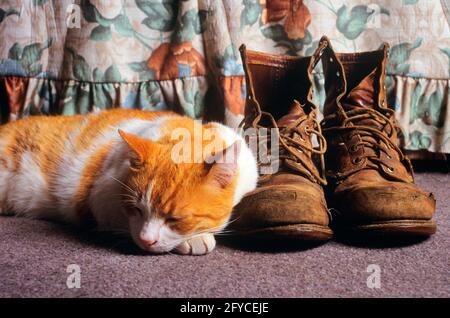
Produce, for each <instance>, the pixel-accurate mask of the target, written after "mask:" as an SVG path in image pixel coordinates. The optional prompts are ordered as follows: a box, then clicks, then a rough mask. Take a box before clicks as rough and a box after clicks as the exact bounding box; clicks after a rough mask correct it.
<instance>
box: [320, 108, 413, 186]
mask: <svg viewBox="0 0 450 318" xmlns="http://www.w3.org/2000/svg"><path fill="white" fill-rule="evenodd" d="M394 114H395V112H394V111H393V110H392V109H390V108H380V109H379V110H374V109H371V108H358V109H354V110H350V111H347V112H345V115H346V118H345V119H343V121H342V124H341V125H339V126H337V125H336V126H335V125H333V126H331V127H326V125H327V122H330V121H331V122H332V121H334V120H336V119H338V117H339V114H336V113H335V114H332V115H329V116H326V117H325V118H324V119H323V121H322V127H326V128H323V132H324V133H330V132H332V133H335V134H339V133H344V132H348V131H351V132H352V133H350V134H349V135H348V137H347V141H348V140H350V139H352V138H353V137H354V136H355V135H359V136H360V137H361V138H360V140H359V142H357V143H356V144H355V145H353V146H352V149H350V151H352V152H355V151H356V150H357V149H358V148H359V147H364V148H369V149H372V150H374V151H373V152H372V153H371V152H366V151H365V152H364V153H363V154H362V155H360V156H357V157H355V158H354V159H353V160H352V163H353V164H354V165H358V164H360V163H361V162H363V161H364V159H367V160H369V161H371V162H373V163H374V164H377V165H384V166H385V167H386V168H387V170H388V171H389V172H391V173H393V172H394V167H390V166H388V165H387V164H386V162H384V161H383V160H382V159H381V153H382V152H383V153H385V154H386V156H387V157H388V158H389V159H391V158H392V157H391V156H390V155H389V149H391V150H394V151H395V152H396V153H397V154H398V157H399V160H400V161H401V162H402V163H403V164H404V165H405V167H406V168H407V170H408V171H409V172H410V173H411V175H412V173H413V170H412V166H411V162H410V161H409V160H408V158H406V156H405V155H404V154H403V152H402V151H401V149H400V148H399V147H398V146H397V145H396V144H395V143H394V142H393V141H392V140H391V138H392V136H393V134H394V132H397V133H398V134H401V133H402V132H401V128H400V125H399V124H398V123H397V121H396V120H395V115H394ZM362 120H373V121H374V122H376V123H378V124H380V125H381V127H382V128H381V129H378V128H374V127H371V126H370V125H367V124H364V125H362V124H360V123H361V121H362ZM373 153H375V155H374V154H373ZM362 169H364V166H361V167H359V168H356V169H355V170H352V171H349V172H347V173H337V174H336V175H335V176H330V177H336V178H345V177H347V176H348V175H350V174H353V173H355V172H357V171H360V170H362Z"/></svg>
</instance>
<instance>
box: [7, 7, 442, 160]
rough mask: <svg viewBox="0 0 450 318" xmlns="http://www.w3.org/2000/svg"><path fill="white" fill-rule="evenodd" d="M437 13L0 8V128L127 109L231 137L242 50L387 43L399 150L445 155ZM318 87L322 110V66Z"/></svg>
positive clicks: (239, 108) (239, 105)
mask: <svg viewBox="0 0 450 318" xmlns="http://www.w3.org/2000/svg"><path fill="white" fill-rule="evenodd" d="M444 4H445V1H434V0H399V1H390V0H377V1H366V0H348V1H347V0H271V1H269V0H233V1H211V0H129V1H128V0H127V1H123V0H75V1H74V0H3V1H0V38H1V41H0V107H1V112H0V117H1V118H0V119H1V122H6V121H8V120H14V119H17V118H21V117H24V116H30V115H37V114H67V115H73V114H79V113H87V112H94V111H101V110H104V109H109V108H114V107H123V108H140V109H145V110H150V111H155V110H174V111H177V112H180V113H182V114H186V115H188V116H191V117H194V118H198V119H204V120H219V121H224V122H225V123H227V124H228V125H230V126H236V125H237V124H238V123H239V122H240V120H241V119H242V114H243V111H244V105H245V80H244V77H243V75H244V73H243V68H242V61H241V59H240V56H239V52H238V50H237V49H238V47H239V46H240V45H241V44H242V43H245V44H246V45H247V47H248V48H250V49H255V50H261V51H266V52H269V53H274V54H289V55H302V56H304V55H310V54H312V52H313V51H314V49H315V48H316V47H317V44H318V40H319V39H320V37H321V36H322V35H324V34H325V35H327V36H328V37H329V38H330V39H331V41H332V43H333V46H334V48H335V49H336V51H340V52H356V51H367V50H376V49H378V48H379V47H380V45H381V43H382V42H383V41H386V42H388V43H389V44H390V46H391V49H390V53H389V64H388V66H387V75H388V76H387V81H386V87H387V91H388V101H389V104H390V107H392V108H394V109H395V110H396V115H397V119H398V121H399V123H400V124H401V126H402V130H403V134H404V139H403V140H402V146H403V147H404V148H406V149H409V150H423V149H424V150H428V151H431V152H444V153H450V110H449V109H448V108H449V101H450V98H449V96H450V95H449V92H450V80H449V78H450V26H449V20H448V19H447V16H446V14H448V12H447V10H448V7H447V6H445V5H444ZM78 13H79V16H77V14H78ZM69 18H70V20H73V21H76V22H78V23H79V28H78V27H77V26H73V25H70V23H68V21H69ZM75 24H76V23H75ZM314 83H315V87H316V89H315V92H314V98H315V100H316V101H317V103H319V104H321V103H323V100H324V96H325V95H324V85H323V75H322V73H321V68H320V66H319V67H318V68H317V70H316V72H315V74H314ZM2 92H4V93H2ZM2 94H3V95H2ZM1 96H3V97H1Z"/></svg>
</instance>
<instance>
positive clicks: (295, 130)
mask: <svg viewBox="0 0 450 318" xmlns="http://www.w3.org/2000/svg"><path fill="white" fill-rule="evenodd" d="M263 119H268V120H269V125H261V122H262V121H263ZM309 119H312V123H313V125H312V127H310V126H309V125H307V126H304V127H303V128H301V126H302V123H303V122H304V121H306V120H309ZM243 126H244V121H243V122H242V123H241V125H240V127H243ZM251 127H253V128H255V129H256V131H259V129H269V128H273V129H270V130H268V131H271V132H274V133H275V135H276V137H275V138H276V140H278V144H279V156H278V158H273V157H272V156H269V157H270V160H271V163H276V161H277V160H278V161H279V162H278V164H279V165H280V166H281V164H282V163H283V161H285V160H291V161H293V162H295V163H296V164H297V165H294V166H292V165H290V166H289V168H290V169H292V170H294V171H297V172H299V173H301V174H302V175H305V176H307V177H308V178H309V179H310V180H311V181H313V182H316V183H319V184H321V185H326V184H327V181H326V176H325V160H324V154H325V152H326V148H327V146H326V140H325V137H324V136H323V134H322V129H321V127H320V123H319V121H318V120H317V118H316V116H315V114H314V112H311V113H310V115H303V116H300V117H299V118H298V119H296V120H295V121H292V122H291V123H289V124H288V125H287V126H283V127H279V126H278V124H277V122H276V120H275V118H274V117H273V116H272V114H270V113H268V112H264V111H261V112H259V114H258V115H257V116H256V117H255V118H254V119H253V121H252V122H251ZM303 133H305V134H306V135H307V136H308V137H310V138H312V136H314V135H315V136H316V137H317V140H318V144H319V146H318V147H317V148H314V147H312V146H309V145H308V143H307V140H306V139H304V138H303V137H302V134H303ZM296 134H297V135H298V136H299V139H300V140H298V139H296V138H295V136H296ZM257 138H258V147H264V146H266V145H268V144H269V140H270V139H271V136H270V134H269V136H268V137H266V138H263V137H261V136H259V135H257ZM293 148H295V149H298V150H300V151H302V152H303V153H311V156H312V155H316V156H319V160H320V169H319V170H320V172H319V173H318V172H317V171H316V170H315V169H311V168H310V166H311V164H308V163H307V162H305V161H304V159H303V158H302V156H300V153H299V152H296V151H294V150H293ZM258 149H259V148H258ZM260 164H262V163H261V162H260V158H258V165H260ZM264 164H267V162H265V163H264ZM269 176H270V175H263V176H261V178H260V179H262V180H264V179H265V178H267V177H269Z"/></svg>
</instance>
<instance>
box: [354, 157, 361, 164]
mask: <svg viewBox="0 0 450 318" xmlns="http://www.w3.org/2000/svg"><path fill="white" fill-rule="evenodd" d="M362 160H363V159H362V158H361V157H356V158H353V159H352V163H353V164H354V165H358V164H360V163H361V162H362Z"/></svg>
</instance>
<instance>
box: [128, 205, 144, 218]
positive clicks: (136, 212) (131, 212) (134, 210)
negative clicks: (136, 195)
mask: <svg viewBox="0 0 450 318" xmlns="http://www.w3.org/2000/svg"><path fill="white" fill-rule="evenodd" d="M126 213H127V215H128V216H143V215H144V212H143V211H142V209H141V208H139V207H130V208H128V209H127V210H126Z"/></svg>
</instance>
